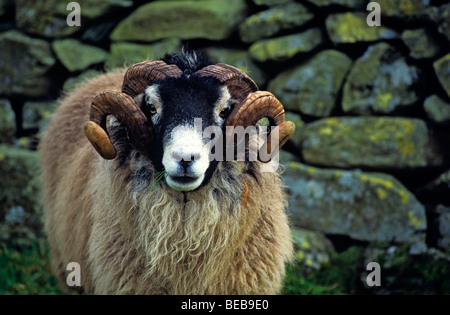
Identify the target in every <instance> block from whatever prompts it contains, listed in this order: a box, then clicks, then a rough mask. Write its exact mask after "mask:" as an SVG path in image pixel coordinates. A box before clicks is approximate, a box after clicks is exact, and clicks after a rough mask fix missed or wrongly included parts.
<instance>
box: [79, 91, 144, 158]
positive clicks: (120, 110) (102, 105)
mask: <svg viewBox="0 0 450 315" xmlns="http://www.w3.org/2000/svg"><path fill="white" fill-rule="evenodd" d="M111 114H112V115H114V116H115V117H117V118H118V119H119V120H120V121H121V122H123V123H124V124H125V125H126V126H129V128H128V132H129V133H130V134H129V138H130V141H131V142H132V143H133V145H134V146H135V147H136V149H138V150H140V151H145V150H146V149H147V148H148V147H147V145H148V144H149V143H150V142H151V141H152V139H153V133H152V128H151V125H150V124H149V122H148V119H147V117H146V116H145V115H144V113H143V112H142V111H141V109H140V108H139V106H138V105H137V104H136V102H135V101H134V100H133V98H131V96H129V95H126V94H125V93H122V92H116V91H106V92H103V93H100V94H99V95H97V96H96V97H95V98H94V99H93V100H92V106H91V113H90V121H88V122H87V123H86V125H85V127H84V132H85V134H86V137H87V138H88V139H89V141H90V142H91V144H92V145H93V146H94V148H95V149H96V150H97V152H98V153H99V154H100V155H101V156H102V157H103V158H104V159H113V158H115V157H116V155H117V152H116V149H115V148H114V146H113V145H112V143H111V140H110V138H109V136H108V134H107V133H106V131H105V130H106V128H105V126H106V116H108V115H111Z"/></svg>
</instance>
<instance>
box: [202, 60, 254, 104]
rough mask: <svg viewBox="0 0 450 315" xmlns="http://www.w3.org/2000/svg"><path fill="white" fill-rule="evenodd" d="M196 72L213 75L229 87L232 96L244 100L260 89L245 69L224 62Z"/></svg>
mask: <svg viewBox="0 0 450 315" xmlns="http://www.w3.org/2000/svg"><path fill="white" fill-rule="evenodd" d="M196 73H198V74H200V75H203V76H213V77H215V78H216V79H218V80H219V81H220V82H221V83H224V84H226V85H227V87H228V91H229V92H230V94H231V96H232V97H233V98H234V99H236V100H238V101H242V100H244V99H245V97H247V95H248V94H249V93H251V92H255V91H258V86H257V85H256V83H255V82H254V81H253V80H252V79H251V78H250V77H249V76H248V75H246V74H245V73H244V72H243V71H241V70H239V69H238V68H235V67H232V66H230V65H227V64H224V63H218V64H216V65H210V66H207V67H205V68H203V69H200V70H198V71H197V72H196Z"/></svg>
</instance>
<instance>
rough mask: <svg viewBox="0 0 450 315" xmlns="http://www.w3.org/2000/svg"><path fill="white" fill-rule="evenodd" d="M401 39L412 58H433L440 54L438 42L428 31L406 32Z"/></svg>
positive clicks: (423, 29) (420, 29) (421, 29)
mask: <svg viewBox="0 0 450 315" xmlns="http://www.w3.org/2000/svg"><path fill="white" fill-rule="evenodd" d="M401 37H402V40H403V41H404V42H405V44H406V46H408V48H409V50H410V53H409V55H410V56H411V57H413V58H416V59H421V58H434V57H436V56H438V55H439V53H440V48H439V44H438V41H437V39H436V38H435V37H434V35H433V34H432V33H431V32H430V31H429V30H428V29H425V28H419V29H416V30H406V31H404V32H403V33H402V35H401Z"/></svg>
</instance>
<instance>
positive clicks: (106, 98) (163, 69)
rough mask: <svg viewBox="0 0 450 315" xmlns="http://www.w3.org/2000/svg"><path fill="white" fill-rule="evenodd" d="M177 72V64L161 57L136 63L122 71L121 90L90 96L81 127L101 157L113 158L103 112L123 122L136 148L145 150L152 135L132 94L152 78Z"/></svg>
mask: <svg viewBox="0 0 450 315" xmlns="http://www.w3.org/2000/svg"><path fill="white" fill-rule="evenodd" d="M181 73H182V72H181V70H180V69H179V68H178V67H177V66H175V65H168V64H166V63H165V62H164V61H161V60H158V61H144V62H141V63H137V64H135V65H133V66H131V67H130V68H128V70H127V71H126V72H125V75H124V79H123V84H122V92H115V91H107V92H103V93H100V94H99V95H97V96H96V97H95V98H94V99H93V101H92V106H91V117H90V121H89V122H87V123H86V125H85V129H84V130H85V134H86V136H87V138H88V139H89V141H90V142H91V143H92V145H93V146H94V148H95V149H96V150H97V152H98V153H99V154H100V155H101V156H102V157H103V158H104V159H114V158H115V157H116V155H117V152H116V149H115V148H114V146H113V144H112V143H111V139H110V138H109V136H108V133H107V132H106V123H105V122H106V116H107V115H111V114H112V115H114V116H115V117H116V118H117V119H118V120H119V121H120V122H122V123H123V124H124V125H125V127H126V130H127V136H128V139H129V140H130V142H131V143H132V144H133V145H134V147H135V148H136V149H138V150H139V151H141V152H146V151H148V150H149V148H150V145H151V141H152V139H153V133H152V126H151V123H150V121H149V120H148V119H147V117H146V116H145V115H144V113H143V112H142V110H141V109H140V107H139V104H136V102H135V101H134V100H133V98H134V97H136V96H139V95H140V94H142V93H144V92H145V89H146V87H147V86H149V85H150V84H152V83H153V82H156V81H158V80H161V79H164V78H167V77H176V76H179V75H181Z"/></svg>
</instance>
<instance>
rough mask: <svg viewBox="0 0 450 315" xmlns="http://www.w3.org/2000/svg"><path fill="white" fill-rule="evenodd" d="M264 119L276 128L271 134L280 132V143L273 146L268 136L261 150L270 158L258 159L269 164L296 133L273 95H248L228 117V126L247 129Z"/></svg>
mask: <svg viewBox="0 0 450 315" xmlns="http://www.w3.org/2000/svg"><path fill="white" fill-rule="evenodd" d="M264 117H267V118H268V119H269V121H270V123H271V124H274V125H275V126H276V128H275V129H273V130H272V131H271V133H272V132H278V143H276V144H273V143H272V140H271V139H272V137H271V134H269V135H267V137H268V138H267V141H266V142H265V143H264V144H263V146H262V147H261V148H260V150H259V151H260V152H265V153H267V154H269V155H270V158H269V159H261V156H260V155H258V159H259V160H260V161H261V162H269V161H270V159H271V158H272V157H273V156H274V154H276V153H277V152H278V150H279V149H281V147H282V146H283V145H284V144H285V143H286V142H287V140H289V138H290V137H291V136H292V135H293V133H294V131H295V125H294V123H292V122H290V121H285V116H284V107H283V105H282V104H281V103H280V101H279V100H278V99H277V98H276V97H275V96H274V95H273V94H272V93H270V92H267V91H256V92H252V93H250V94H248V95H247V97H246V99H245V100H244V101H243V102H241V103H240V104H239V105H237V106H236V107H235V108H234V110H233V111H232V113H231V114H230V115H229V116H228V118H227V121H226V125H227V126H233V127H237V126H242V127H244V128H247V127H248V126H253V125H255V124H256V123H257V122H258V121H259V120H260V119H261V118H264ZM230 140H231V139H230Z"/></svg>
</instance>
